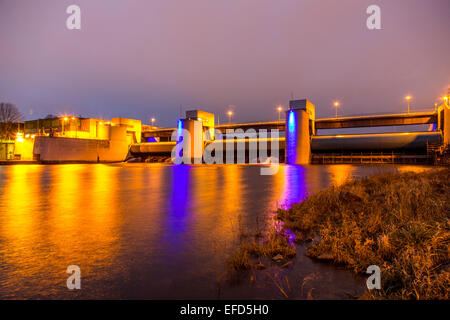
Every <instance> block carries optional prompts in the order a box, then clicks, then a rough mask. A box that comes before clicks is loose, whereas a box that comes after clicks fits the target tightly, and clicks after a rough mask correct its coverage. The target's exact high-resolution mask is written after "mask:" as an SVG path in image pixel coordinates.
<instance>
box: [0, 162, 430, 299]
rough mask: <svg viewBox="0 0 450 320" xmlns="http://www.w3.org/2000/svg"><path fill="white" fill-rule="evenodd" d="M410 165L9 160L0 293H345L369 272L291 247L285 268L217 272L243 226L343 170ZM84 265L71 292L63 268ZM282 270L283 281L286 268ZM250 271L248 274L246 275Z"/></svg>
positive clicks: (2, 188)
mask: <svg viewBox="0 0 450 320" xmlns="http://www.w3.org/2000/svg"><path fill="white" fill-rule="evenodd" d="M422 169H424V168H420V167H412V166H382V167H358V166H351V165H334V166H285V165H283V166H280V170H279V172H278V173H277V174H276V175H274V176H261V175H260V174H259V173H260V167H258V166H249V165H217V166H168V165H159V164H143V163H142V164H141V163H140V164H117V165H104V164H95V165H54V166H40V165H15V166H3V167H0V298H3V299H5V298H19V299H21V298H63V299H69V298H139V299H140V298H144V299H151V298H175V299H186V298H191V299H197V298H206V299H208V298H213V299H215V298H238V299H239V298H251V299H253V298H283V295H282V294H281V292H280V290H279V289H277V286H276V283H277V284H278V285H281V286H284V287H286V290H285V291H289V292H290V294H289V295H290V296H292V297H294V298H337V299H340V298H346V297H348V296H347V294H348V293H361V292H362V291H364V282H365V279H363V278H361V277H356V276H354V275H353V274H352V273H350V272H348V271H346V270H340V269H337V268H336V267H333V266H330V265H327V264H323V263H318V262H314V261H312V260H310V259H309V258H307V257H306V256H305V255H304V250H305V248H303V247H299V248H298V255H297V258H296V260H295V262H294V265H293V266H292V267H291V268H289V269H287V270H286V271H282V273H280V272H279V271H276V270H272V269H268V270H264V271H258V272H257V273H255V274H253V275H247V276H245V277H243V278H242V279H241V280H239V281H234V282H230V281H224V280H223V272H224V270H225V266H226V263H225V261H226V258H227V255H228V254H229V253H230V251H231V250H232V249H233V248H234V247H235V245H236V241H237V238H238V234H239V232H238V230H239V225H240V224H241V225H248V226H250V227H254V226H255V225H256V223H258V224H260V225H263V224H264V223H266V222H268V221H270V216H271V214H272V213H273V212H274V210H275V209H276V207H277V206H288V205H289V204H290V203H293V202H296V201H299V200H301V199H303V198H304V197H305V195H307V194H308V193H313V192H316V191H318V190H320V189H322V188H325V187H327V186H329V185H330V184H331V183H337V184H340V183H342V182H344V181H345V180H346V179H347V178H351V177H360V176H365V175H370V174H375V173H379V172H385V171H399V170H400V171H406V170H422ZM69 265H78V266H80V268H81V275H82V282H81V285H82V288H81V290H78V291H69V290H68V289H67V287H66V280H67V277H68V276H69V275H68V274H66V268H67V266H69ZM286 276H288V279H289V280H288V281H286V280H285V277H286ZM253 280H254V281H253Z"/></svg>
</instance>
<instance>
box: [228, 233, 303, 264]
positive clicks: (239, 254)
mask: <svg viewBox="0 0 450 320" xmlns="http://www.w3.org/2000/svg"><path fill="white" fill-rule="evenodd" d="M241 232H243V231H241ZM295 254H296V248H295V245H293V244H292V243H289V240H288V237H287V236H286V235H285V234H284V233H283V232H282V231H281V232H280V231H278V230H276V229H272V230H270V231H268V232H267V233H266V234H262V233H261V232H260V231H257V232H255V233H254V234H251V233H250V232H249V231H244V233H241V235H240V245H239V247H238V249H237V250H236V251H235V252H234V253H233V254H232V255H231V257H230V258H229V259H228V265H229V268H230V269H231V270H233V271H245V270H249V269H252V268H258V266H261V265H262V264H261V262H260V261H261V258H263V257H265V258H273V257H276V256H277V255H281V256H282V257H283V258H282V259H280V261H279V262H280V263H281V262H283V261H285V260H286V259H291V258H293V257H294V256H295Z"/></svg>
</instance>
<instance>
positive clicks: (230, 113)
mask: <svg viewBox="0 0 450 320" xmlns="http://www.w3.org/2000/svg"><path fill="white" fill-rule="evenodd" d="M232 115H233V111H231V110H230V111H228V124H230V123H231V116H232Z"/></svg>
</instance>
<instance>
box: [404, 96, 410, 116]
mask: <svg viewBox="0 0 450 320" xmlns="http://www.w3.org/2000/svg"><path fill="white" fill-rule="evenodd" d="M411 99H412V97H411V96H410V95H407V96H406V97H405V100H406V101H408V113H409V105H410V101H411Z"/></svg>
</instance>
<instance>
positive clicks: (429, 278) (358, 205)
mask: <svg viewBox="0 0 450 320" xmlns="http://www.w3.org/2000/svg"><path fill="white" fill-rule="evenodd" d="M278 218H279V219H281V220H282V221H284V223H285V225H284V228H286V229H290V230H292V231H294V233H295V234H296V235H297V240H299V241H304V240H308V239H311V238H314V237H316V238H317V239H318V240H316V241H314V242H313V244H312V246H311V247H310V248H309V250H308V252H307V254H308V256H311V257H316V258H321V257H326V258H327V259H328V260H331V261H333V262H334V263H339V264H343V265H345V266H347V267H348V268H351V269H352V270H354V271H355V272H359V273H364V272H365V271H366V269H367V267H368V266H369V265H373V264H375V265H378V266H379V267H380V268H381V279H382V289H381V290H372V291H370V292H368V293H367V294H366V295H365V298H375V299H376V298H382V299H449V288H450V286H449V285H450V270H449V267H450V257H449V245H450V223H449V221H450V219H449V218H450V169H436V170H430V171H426V172H422V173H403V174H383V175H378V176H373V177H369V178H365V179H361V180H355V181H351V182H348V183H346V184H344V185H342V186H339V187H336V186H333V187H331V188H329V189H326V190H324V191H321V192H319V193H317V194H315V195H312V196H310V197H308V198H307V199H306V200H305V201H303V202H302V203H299V204H296V205H294V206H293V207H292V208H290V209H289V210H282V209H279V210H278ZM280 241H282V240H280ZM272 242H275V243H276V241H272ZM277 247H278V246H277ZM258 250H262V251H263V252H265V251H264V250H269V249H264V250H263V249H259V248H258ZM248 252H252V251H251V250H249V251H248Z"/></svg>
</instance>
